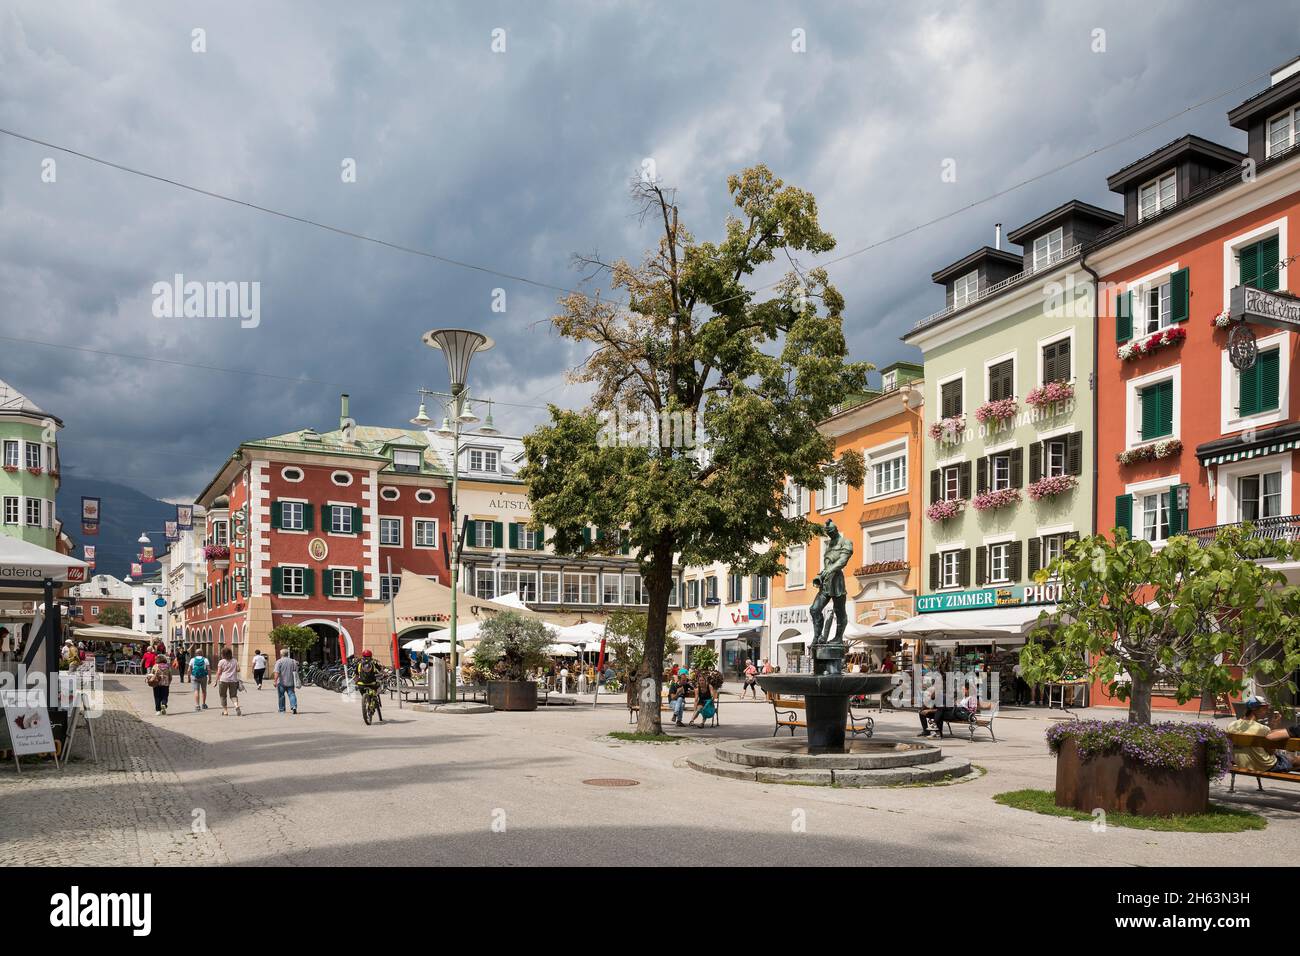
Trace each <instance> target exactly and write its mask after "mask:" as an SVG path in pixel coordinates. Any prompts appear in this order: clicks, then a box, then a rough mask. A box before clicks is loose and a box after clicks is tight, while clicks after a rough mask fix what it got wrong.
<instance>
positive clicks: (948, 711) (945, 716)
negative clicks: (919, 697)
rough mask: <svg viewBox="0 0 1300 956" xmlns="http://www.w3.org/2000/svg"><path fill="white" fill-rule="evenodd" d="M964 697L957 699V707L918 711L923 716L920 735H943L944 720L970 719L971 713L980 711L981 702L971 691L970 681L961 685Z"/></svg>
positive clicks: (923, 708)
mask: <svg viewBox="0 0 1300 956" xmlns="http://www.w3.org/2000/svg"><path fill="white" fill-rule="evenodd" d="M961 687H962V692H963V693H962V698H961V700H959V701H957V704H956V706H955V707H922V708H921V709H920V711H918V713H919V715H920V717H921V732H920V733H919V734H917V736H918V737H942V736H943V722H944V721H945V720H947V721H954V720H956V721H960V722H965V721H968V720H970V715H971V714H975V713H979V709H980V702H979V698H977V697H976V696H975V695H974V694H972V693H971V692H970V682H969V681H967V682H966V683H964V684H962V685H961Z"/></svg>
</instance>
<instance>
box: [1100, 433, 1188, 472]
mask: <svg viewBox="0 0 1300 956" xmlns="http://www.w3.org/2000/svg"><path fill="white" fill-rule="evenodd" d="M1182 450H1183V443H1182V442H1181V441H1179V440H1178V439H1177V438H1162V439H1161V440H1160V441H1153V442H1151V443H1150V444H1149V445H1138V446H1137V447H1136V448H1129V449H1127V450H1125V451H1122V452H1120V453H1119V454H1118V455H1116V456H1115V460H1116V461H1118V462H1119V463H1120V464H1121V465H1132V464H1134V463H1135V462H1139V461H1159V460H1160V459H1161V458H1170V457H1172V456H1174V455H1177V454H1178V453H1179V452H1181V451H1182Z"/></svg>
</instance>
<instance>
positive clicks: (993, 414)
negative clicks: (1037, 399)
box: [975, 398, 1020, 424]
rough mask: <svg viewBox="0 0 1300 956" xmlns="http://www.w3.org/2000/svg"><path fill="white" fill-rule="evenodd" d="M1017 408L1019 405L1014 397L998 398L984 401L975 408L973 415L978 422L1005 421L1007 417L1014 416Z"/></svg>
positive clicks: (1018, 408)
mask: <svg viewBox="0 0 1300 956" xmlns="http://www.w3.org/2000/svg"><path fill="white" fill-rule="evenodd" d="M1019 410H1020V405H1019V403H1018V402H1017V401H1016V400H1015V399H1014V398H999V399H996V400H994V401H991V402H985V403H984V404H983V405H981V406H980V407H979V408H977V409H975V417H976V418H977V419H978V420H979V422H980V424H984V423H986V422H1005V421H1006V420H1007V419H1009V418H1014V417H1015V415H1016V412H1018V411H1019Z"/></svg>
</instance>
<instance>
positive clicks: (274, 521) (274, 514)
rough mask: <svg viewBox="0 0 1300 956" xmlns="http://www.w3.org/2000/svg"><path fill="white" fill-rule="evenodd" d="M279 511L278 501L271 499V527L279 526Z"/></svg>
mask: <svg viewBox="0 0 1300 956" xmlns="http://www.w3.org/2000/svg"><path fill="white" fill-rule="evenodd" d="M280 512H281V505H280V502H278V501H272V502H271V527H272V528H278V527H280Z"/></svg>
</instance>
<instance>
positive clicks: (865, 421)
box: [764, 362, 926, 670]
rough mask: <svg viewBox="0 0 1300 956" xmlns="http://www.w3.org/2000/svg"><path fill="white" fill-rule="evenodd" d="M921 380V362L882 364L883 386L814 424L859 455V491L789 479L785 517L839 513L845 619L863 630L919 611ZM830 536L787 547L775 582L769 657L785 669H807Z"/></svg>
mask: <svg viewBox="0 0 1300 956" xmlns="http://www.w3.org/2000/svg"><path fill="white" fill-rule="evenodd" d="M925 404H926V402H925V382H924V380H923V379H922V369H921V366H919V365H915V364H912V363H909V362H899V363H895V364H894V365H890V366H888V367H886V368H884V369H882V370H881V390H880V391H879V392H872V393H870V394H867V395H864V396H859V398H858V399H855V400H853V401H850V402H847V403H846V404H845V407H844V408H842V409H841V410H840V411H838V412H837V413H836V414H834V415H832V416H831V417H830V418H829V419H827V420H826V421H825V422H822V423H821V424H820V425H819V426H818V428H819V429H820V430H821V432H822V434H824V435H826V436H828V437H830V438H832V439H834V441H835V454H836V456H837V457H838V456H839V455H840V454H842V453H843V452H845V451H849V450H852V451H857V452H860V453H861V454H862V456H863V461H864V465H865V467H866V474H865V480H864V483H863V487H862V488H860V489H857V488H849V487H847V486H846V485H844V484H843V483H838V484H837V483H835V482H830V481H828V482H826V483H825V484H824V485H823V486H822V487H821V488H816V489H807V488H798V487H795V486H791V487H790V488H789V489H788V492H787V494H788V496H789V498H790V505H789V512H788V513H789V514H790V515H803V516H805V517H807V518H808V519H809V520H810V521H815V522H818V523H824V522H825V521H827V520H828V519H829V520H833V521H834V522H835V524H836V526H837V527H838V528H839V530H840V533H841V534H844V535H847V536H848V537H849V539H850V540H852V542H853V557H852V559H851V561H850V562H849V564H848V566H847V567H846V568H845V569H844V578H845V584H846V587H847V589H848V596H849V602H848V605H849V620H850V621H851V622H853V623H856V624H860V625H862V626H864V627H870V626H872V625H874V624H877V623H879V622H881V621H896V620H904V619H906V618H908V617H910V616H911V615H912V613H913V610H914V606H913V600H914V598H915V597H916V595H917V594H918V593H919V589H920V585H921V568H922V564H923V562H922V553H923V552H922V538H921V524H920V522H921V510H922V507H923V505H922V484H923V477H922V476H923V467H924V466H923V460H922V459H923V454H924V451H925V444H924V440H923V423H924V411H923V409H924V406H925ZM823 544H824V539H823V538H821V537H814V538H813V539H812V540H811V541H809V542H808V544H807V545H804V546H796V547H793V548H790V549H789V550H788V551H787V552H786V557H785V567H786V572H785V574H783V575H781V576H779V577H778V578H776V579H775V580H774V582H773V588H772V609H771V627H770V629H769V641H768V644H767V646H766V647H765V653H764V656H766V657H768V658H769V660H771V661H772V663H773V664H774V665H775V666H779V667H781V668H782V669H785V670H806V669H808V668H809V666H810V661H809V658H808V655H807V646H808V643H809V642H810V641H811V639H812V620H811V617H810V615H809V613H808V606H809V605H810V604H811V603H812V602H813V600H814V598H815V597H816V596H817V588H816V587H815V586H814V585H813V583H812V582H813V579H814V578H815V577H816V576H817V574H818V573H819V572H820V571H821V555H822V550H823Z"/></svg>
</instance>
